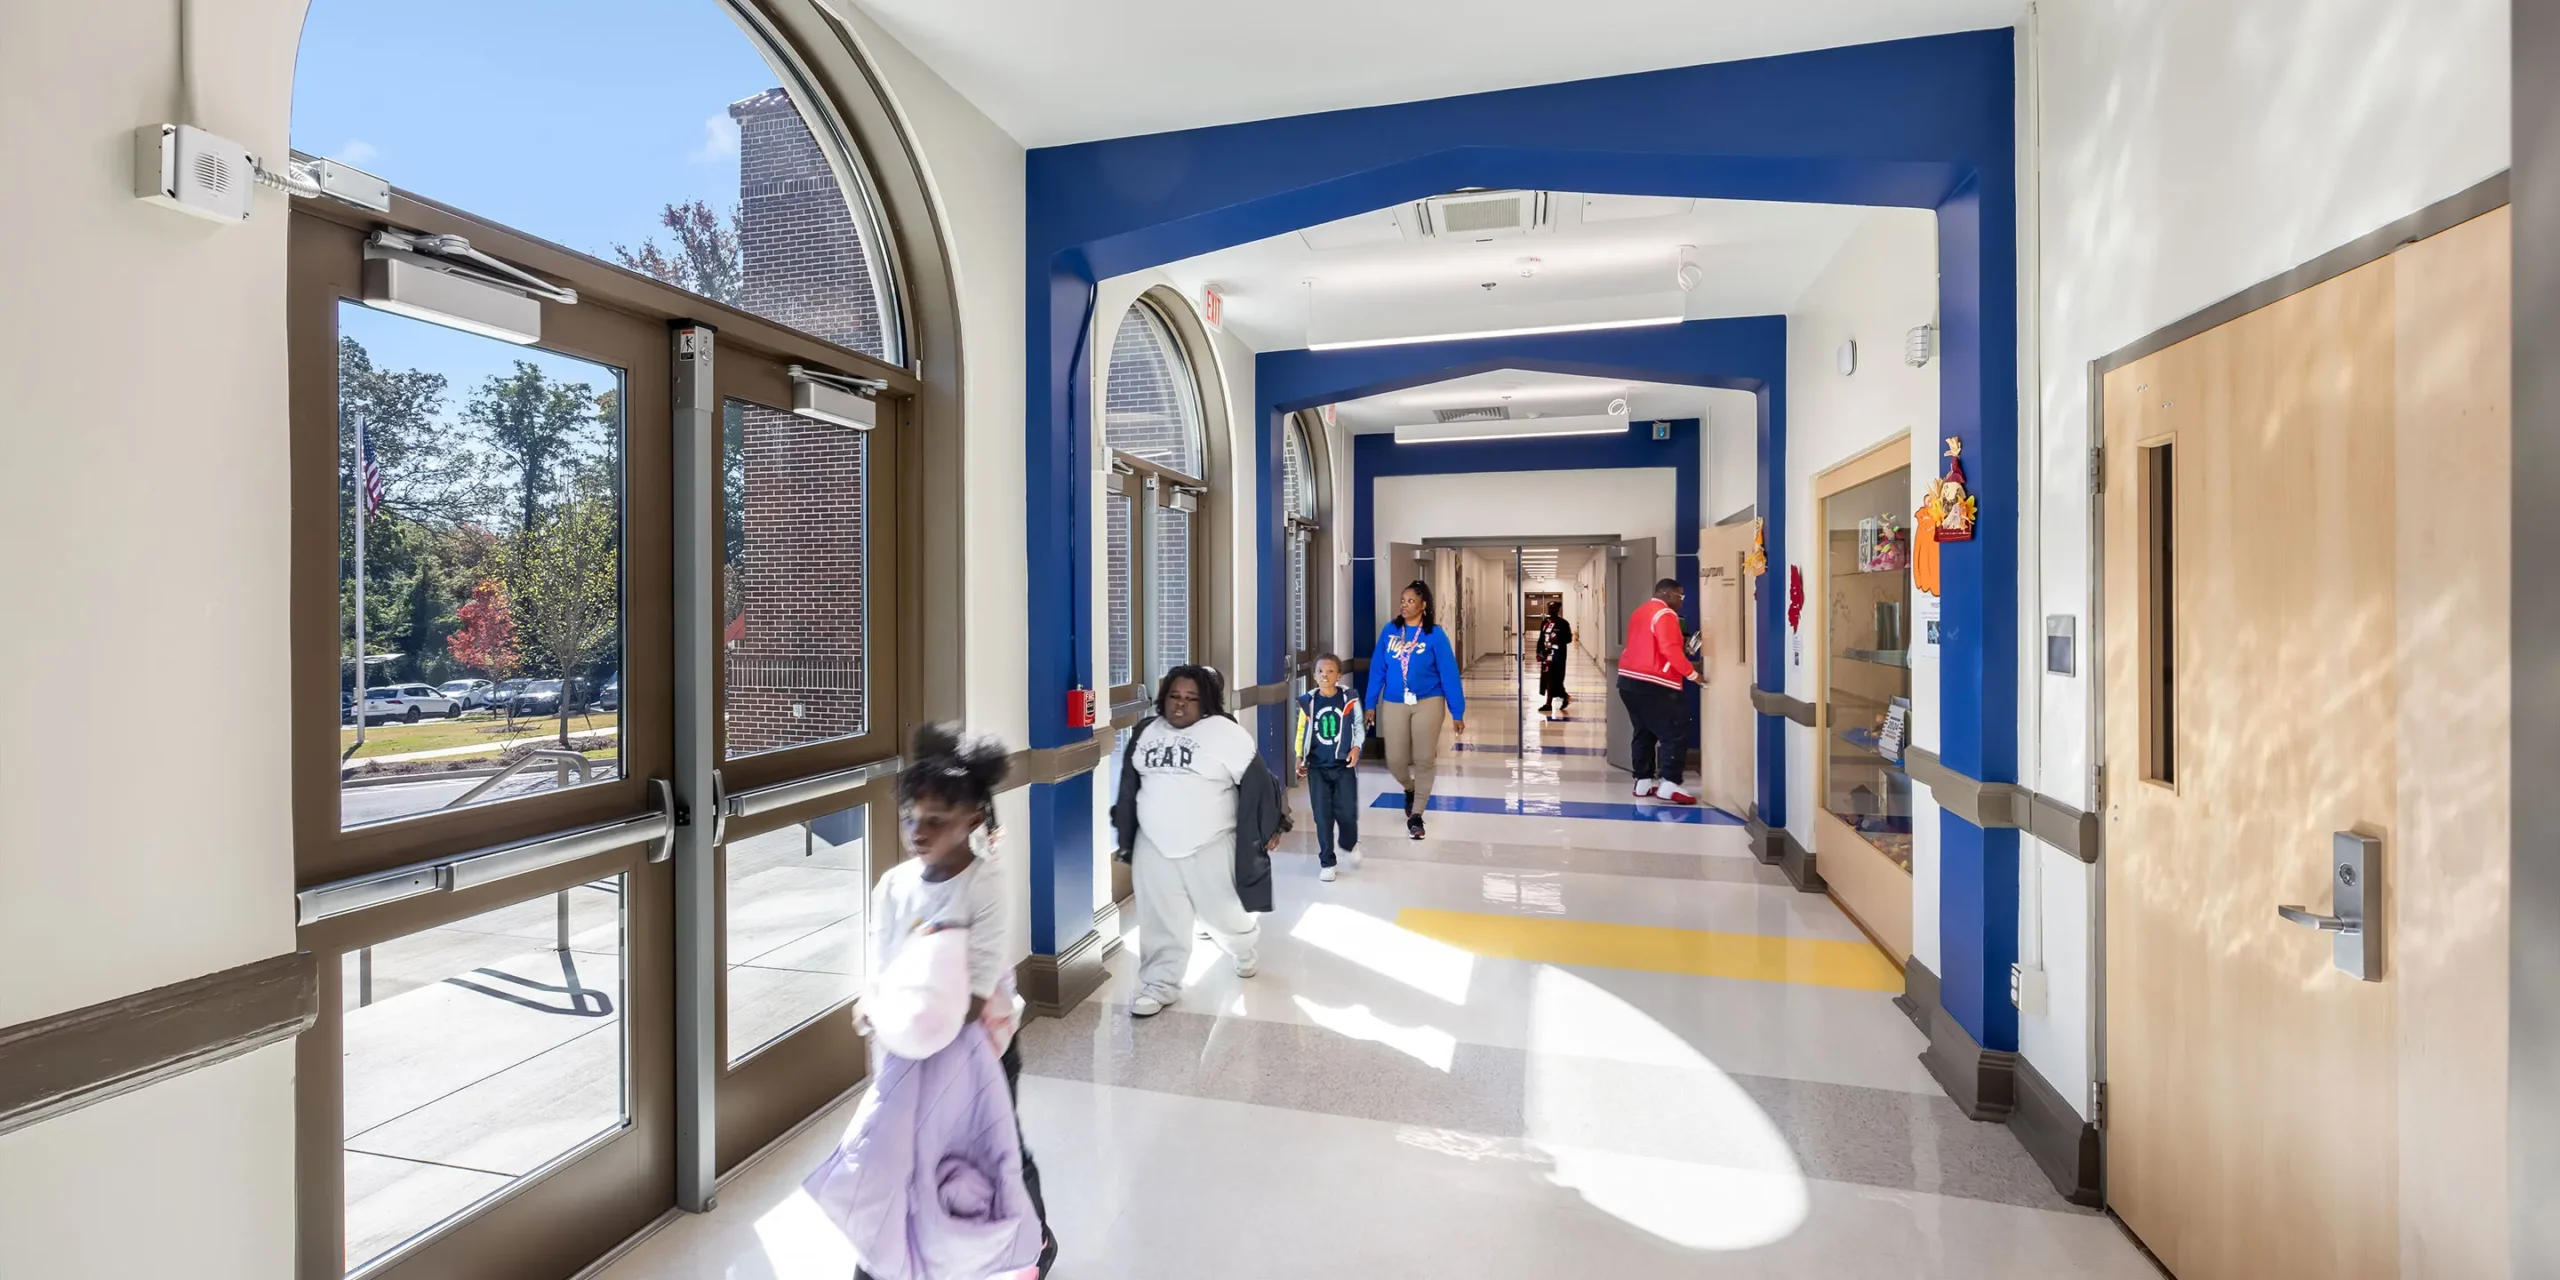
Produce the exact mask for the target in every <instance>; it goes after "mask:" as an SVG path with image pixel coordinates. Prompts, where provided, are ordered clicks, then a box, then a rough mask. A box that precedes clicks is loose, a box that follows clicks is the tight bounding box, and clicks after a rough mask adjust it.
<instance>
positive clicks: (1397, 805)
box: [1369, 793, 2007, 978]
mask: <svg viewBox="0 0 2560 1280" xmlns="http://www.w3.org/2000/svg"><path fill="white" fill-rule="evenodd" d="M1369 807H1370V808H1372V809H1402V808H1404V797H1403V796H1402V795H1398V794H1392V793H1390V794H1383V795H1380V796H1379V797H1378V798H1377V799H1375V800H1372V801H1370V802H1369ZM1424 807H1425V808H1428V809H1430V810H1431V811H1432V812H1434V813H1493V814H1508V815H1511V816H1513V817H1522V816H1526V817H1532V818H1587V819H1591V820H1593V821H1597V822H1664V823H1670V824H1672V825H1674V826H1684V827H1738V826H1741V825H1742V819H1740V818H1737V817H1735V816H1733V815H1732V814H1730V813H1726V812H1725V811H1724V810H1722V809H1718V808H1714V807H1712V806H1709V805H1703V804H1616V803H1611V802H1607V801H1600V800H1523V799H1521V798H1520V797H1518V796H1433V797H1431V802H1430V803H1429V804H1428V805H1425V806H1424ZM2002 976H2003V977H2004V978H2005V977H2006V976H2007V975H2006V974H2005V973H2004V974H2003V975H2002Z"/></svg>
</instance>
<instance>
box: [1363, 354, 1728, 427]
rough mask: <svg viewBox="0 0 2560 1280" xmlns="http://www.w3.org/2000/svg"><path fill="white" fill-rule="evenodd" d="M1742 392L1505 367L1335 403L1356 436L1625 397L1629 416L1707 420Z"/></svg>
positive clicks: (1590, 409)
mask: <svg viewBox="0 0 2560 1280" xmlns="http://www.w3.org/2000/svg"><path fill="white" fill-rule="evenodd" d="M1741 394H1743V393H1741V392H1733V391H1719V390H1714V389H1711V388H1707V387H1684V386H1679V385H1676V384H1673V383H1667V382H1626V381H1619V380H1615V379H1609V378H1585V377H1579V376H1576V375H1573V374H1564V373H1530V372H1526V371H1523V370H1517V369H1499V370H1495V371H1494V372H1491V373H1479V374H1472V375H1469V376H1467V377H1464V378H1451V379H1449V380H1448V381H1446V382H1435V383H1432V384H1430V385H1429V386H1423V387H1413V388H1410V389H1408V390H1404V391H1391V392H1388V393H1387V394H1385V395H1378V396H1370V397H1367V398H1366V399H1361V400H1349V401H1345V402H1343V403H1342V404H1339V405H1336V406H1334V415H1335V418H1336V420H1337V421H1339V422H1340V423H1341V424H1342V425H1343V426H1344V427H1345V428H1346V429H1348V430H1350V431H1351V432H1352V433H1353V434H1355V435H1367V434H1372V433H1376V432H1383V431H1392V430H1394V429H1395V428H1397V427H1404V426H1417V425H1420V424H1423V423H1427V422H1432V421H1434V420H1435V418H1436V416H1437V412H1438V411H1439V410H1443V409H1490V408H1495V407H1501V408H1507V409H1508V410H1509V411H1510V413H1511V417H1512V419H1514V420H1515V421H1516V420H1519V419H1534V418H1538V417H1549V418H1555V417H1567V416H1576V415H1586V414H1595V413H1601V412H1604V411H1606V410H1607V408H1608V406H1609V402H1610V401H1611V400H1615V399H1619V398H1622V397H1623V398H1624V399H1625V400H1626V402H1627V417H1628V419H1629V420H1630V421H1634V422H1643V421H1647V420H1650V419H1655V418H1703V417H1705V416H1706V414H1707V406H1708V405H1709V404H1711V403H1713V402H1714V400H1715V399H1716V398H1717V397H1719V396H1735V395H1741Z"/></svg>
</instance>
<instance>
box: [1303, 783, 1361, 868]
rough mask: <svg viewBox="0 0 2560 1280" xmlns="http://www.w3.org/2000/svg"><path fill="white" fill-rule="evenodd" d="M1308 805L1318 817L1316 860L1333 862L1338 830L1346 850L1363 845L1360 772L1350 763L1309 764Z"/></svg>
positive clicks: (1328, 863)
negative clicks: (1361, 834) (1349, 764)
mask: <svg viewBox="0 0 2560 1280" xmlns="http://www.w3.org/2000/svg"><path fill="white" fill-rule="evenodd" d="M1307 808H1308V809H1309V810H1310V811H1311V812H1313V813H1314V815H1315V820H1316V861H1318V862H1321V863H1323V864H1324V865H1326V866H1328V867H1330V866H1332V865H1333V842H1334V838H1335V837H1334V833H1335V832H1336V831H1337V830H1338V831H1340V832H1341V833H1342V834H1341V839H1342V847H1343V849H1344V850H1345V851H1349V850H1352V849H1357V848H1359V847H1360V775H1359V774H1358V773H1357V772H1356V771H1354V770H1353V769H1352V768H1351V767H1350V766H1348V765H1339V764H1319V765H1310V766H1308V768H1307Z"/></svg>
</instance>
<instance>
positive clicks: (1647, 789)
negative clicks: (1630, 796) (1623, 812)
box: [1636, 778, 1656, 796]
mask: <svg viewBox="0 0 2560 1280" xmlns="http://www.w3.org/2000/svg"><path fill="white" fill-rule="evenodd" d="M1655 781H1656V780H1655V779H1652V778H1638V779H1636V794H1637V795H1639V796H1649V795H1652V794H1653V788H1654V783H1655Z"/></svg>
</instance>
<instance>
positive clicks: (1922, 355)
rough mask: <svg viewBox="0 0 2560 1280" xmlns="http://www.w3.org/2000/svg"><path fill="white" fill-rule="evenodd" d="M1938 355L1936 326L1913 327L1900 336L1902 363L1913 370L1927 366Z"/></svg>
mask: <svg viewBox="0 0 2560 1280" xmlns="http://www.w3.org/2000/svg"><path fill="white" fill-rule="evenodd" d="M1937 354H1938V326H1936V325H1934V324H1923V325H1914V326H1913V327H1912V329H1911V332H1909V333H1906V334H1904V335H1902V362H1903V363H1904V364H1907V365H1910V366H1911V367H1912V368H1914V369H1918V368H1921V367H1923V366H1925V365H1927V364H1928V363H1929V361H1930V359H1931V358H1932V357H1934V356H1936V355H1937Z"/></svg>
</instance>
